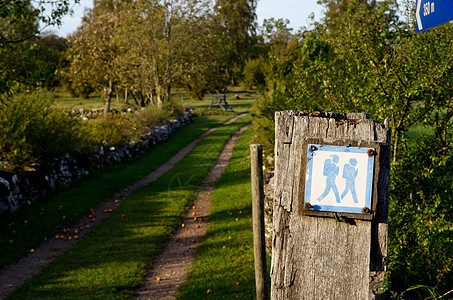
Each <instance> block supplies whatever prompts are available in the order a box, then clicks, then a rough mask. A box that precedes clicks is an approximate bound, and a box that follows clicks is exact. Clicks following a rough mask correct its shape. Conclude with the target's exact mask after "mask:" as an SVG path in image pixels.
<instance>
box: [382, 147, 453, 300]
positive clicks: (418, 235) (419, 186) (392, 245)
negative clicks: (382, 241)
mask: <svg viewBox="0 0 453 300" xmlns="http://www.w3.org/2000/svg"><path fill="white" fill-rule="evenodd" d="M433 145H434V141H433V140H423V141H418V142H417V143H414V144H413V145H411V146H410V147H409V148H408V149H407V150H406V151H405V152H404V153H403V154H402V157H401V158H400V159H399V160H398V162H397V163H396V164H394V165H393V166H392V168H393V169H392V180H391V192H390V196H391V199H390V212H389V224H390V226H389V245H388V252H389V254H388V272H387V281H388V287H387V288H388V289H389V290H391V291H393V292H394V294H401V293H403V292H404V291H406V290H407V289H409V288H411V290H407V291H406V292H405V293H404V295H405V297H404V299H424V298H426V297H428V296H431V293H432V292H434V293H435V294H443V293H445V292H447V291H448V290H449V289H451V283H452V282H453V276H452V272H451V270H452V268H453V222H452V213H453V202H452V201H451V200H452V195H453V150H452V148H445V149H443V151H436V150H437V149H436V147H433ZM414 287H423V288H414Z"/></svg>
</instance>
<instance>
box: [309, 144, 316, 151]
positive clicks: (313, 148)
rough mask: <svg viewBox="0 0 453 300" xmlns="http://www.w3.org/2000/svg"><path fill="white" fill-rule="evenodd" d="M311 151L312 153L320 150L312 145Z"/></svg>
mask: <svg viewBox="0 0 453 300" xmlns="http://www.w3.org/2000/svg"><path fill="white" fill-rule="evenodd" d="M310 150H311V151H316V150H318V148H316V146H315V145H311V146H310Z"/></svg>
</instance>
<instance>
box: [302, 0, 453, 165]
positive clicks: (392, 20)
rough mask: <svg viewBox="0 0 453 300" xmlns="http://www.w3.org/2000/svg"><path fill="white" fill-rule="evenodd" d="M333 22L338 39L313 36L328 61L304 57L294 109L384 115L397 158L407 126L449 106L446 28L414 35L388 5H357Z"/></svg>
mask: <svg viewBox="0 0 453 300" xmlns="http://www.w3.org/2000/svg"><path fill="white" fill-rule="evenodd" d="M337 24H338V26H339V28H340V30H339V31H338V32H337V34H335V35H330V34H323V35H321V36H320V37H319V39H320V40H323V41H325V42H327V43H328V44H329V45H330V47H331V48H332V49H333V53H332V55H331V57H330V58H329V59H327V60H317V61H313V60H308V62H307V63H306V64H305V65H303V66H300V68H298V70H299V72H298V76H299V80H298V82H299V85H298V88H297V91H296V94H297V97H295V98H294V105H295V106H296V107H298V108H299V109H322V110H340V111H369V112H373V117H374V118H376V119H379V120H384V119H385V118H388V120H389V123H390V126H391V127H392V128H393V143H392V144H393V157H394V160H396V159H397V154H398V150H399V148H400V142H401V139H402V138H403V134H404V132H405V131H407V129H408V128H409V127H410V126H412V125H414V124H416V123H418V122H420V121H422V120H426V119H427V118H428V119H429V118H430V117H431V116H432V115H433V112H434V111H436V110H438V111H439V113H440V112H441V111H443V110H444V109H445V107H451V105H452V103H451V96H452V93H453V91H452V90H451V88H450V86H451V82H450V81H449V79H448V78H449V77H450V74H451V65H452V62H453V54H452V53H451V51H449V49H451V40H452V36H451V34H452V30H451V24H450V25H446V26H445V27H444V28H443V29H437V30H436V29H435V30H432V31H430V32H427V33H426V34H422V35H416V34H415V32H414V31H413V30H412V29H411V28H410V27H408V26H402V25H401V24H400V23H399V21H398V20H397V19H396V17H395V14H394V10H393V6H392V2H379V3H378V4H376V9H373V10H370V6H369V5H367V4H366V3H363V2H362V1H355V2H353V3H352V4H350V6H349V7H348V13H347V14H346V15H345V16H344V17H343V18H341V19H340V20H338V23H337ZM308 79H309V80H308ZM296 98H297V99H298V100H296ZM313 103H315V104H313ZM439 115H443V114H439Z"/></svg>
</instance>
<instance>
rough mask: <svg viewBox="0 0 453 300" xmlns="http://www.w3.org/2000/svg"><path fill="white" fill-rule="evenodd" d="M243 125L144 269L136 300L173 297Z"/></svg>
mask: <svg viewBox="0 0 453 300" xmlns="http://www.w3.org/2000/svg"><path fill="white" fill-rule="evenodd" d="M249 126H250V125H246V126H244V127H242V128H241V129H240V130H239V131H237V132H236V133H235V134H234V135H233V136H232V137H231V139H230V140H229V141H228V142H227V144H226V145H225V147H224V148H223V150H222V153H221V154H220V156H219V159H218V161H217V164H216V165H215V166H214V167H213V168H212V169H211V171H210V172H209V174H208V176H207V177H206V179H205V180H204V182H203V184H202V186H201V187H200V190H199V192H198V196H197V197H196V199H195V201H194V204H193V207H192V208H191V209H189V210H188V211H187V214H186V215H185V217H184V218H183V221H182V223H183V224H184V226H182V225H181V227H180V228H179V229H178V231H177V232H176V233H175V234H174V236H173V237H172V238H171V239H170V240H169V241H167V243H166V245H165V250H163V251H162V253H161V254H159V255H158V256H157V257H156V258H155V259H154V260H153V263H152V268H151V269H150V270H148V272H147V275H146V277H145V279H144V281H143V285H142V287H140V288H139V289H138V291H137V293H138V296H137V297H136V299H174V298H175V297H174V295H175V293H176V292H177V291H178V288H179V286H180V285H181V284H182V283H183V282H184V280H185V278H186V277H187V273H188V271H189V270H190V269H191V268H192V266H193V255H194V254H195V250H196V248H197V246H198V244H199V243H200V241H201V240H202V238H203V237H204V235H205V234H206V227H207V224H208V220H209V212H210V210H211V199H210V194H211V192H212V191H214V190H215V183H216V182H217V181H218V180H219V179H220V177H221V176H222V173H223V171H224V170H225V168H226V166H227V164H228V162H229V160H230V158H231V154H232V152H233V147H234V145H235V144H236V141H237V139H238V138H239V136H240V135H241V134H242V133H243V132H244V131H245V130H246V129H247V128H248V127H249Z"/></svg>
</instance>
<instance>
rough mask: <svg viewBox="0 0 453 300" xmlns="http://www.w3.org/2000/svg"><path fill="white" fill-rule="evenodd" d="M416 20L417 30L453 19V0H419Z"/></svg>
mask: <svg viewBox="0 0 453 300" xmlns="http://www.w3.org/2000/svg"><path fill="white" fill-rule="evenodd" d="M415 20H416V21H415V22H416V30H417V32H421V31H424V30H427V29H430V28H433V27H436V26H437V25H440V24H443V23H446V22H448V21H451V20H453V0H429V1H428V0H417V6H416V9H415Z"/></svg>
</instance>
